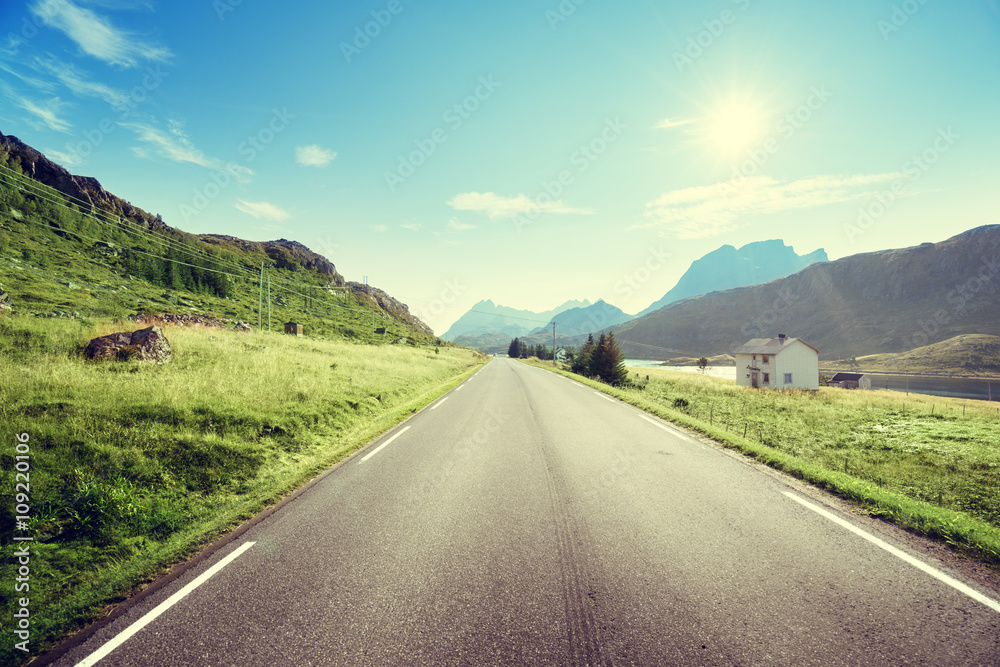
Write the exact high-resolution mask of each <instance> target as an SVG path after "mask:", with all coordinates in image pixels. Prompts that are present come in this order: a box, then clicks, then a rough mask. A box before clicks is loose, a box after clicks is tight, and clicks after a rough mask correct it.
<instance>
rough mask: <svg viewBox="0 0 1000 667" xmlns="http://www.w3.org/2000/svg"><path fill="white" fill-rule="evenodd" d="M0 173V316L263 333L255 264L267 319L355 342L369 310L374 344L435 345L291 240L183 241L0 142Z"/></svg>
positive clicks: (157, 222) (384, 301) (390, 301)
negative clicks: (145, 315) (262, 279)
mask: <svg viewBox="0 0 1000 667" xmlns="http://www.w3.org/2000/svg"><path fill="white" fill-rule="evenodd" d="M0 174H2V175H3V178H2V179H0V229H2V230H3V231H4V232H5V234H6V236H7V239H9V240H7V242H6V244H0V283H5V285H4V286H3V289H4V291H5V294H4V297H3V300H2V301H3V304H4V306H6V307H3V308H0V310H5V311H7V310H12V309H13V310H15V311H16V310H17V309H21V310H22V311H23V310H28V311H30V312H34V313H36V314H39V313H46V312H48V313H57V314H58V313H64V312H65V313H70V314H72V313H80V314H81V315H80V316H103V315H106V314H109V313H113V314H114V315H115V316H121V315H124V314H127V313H123V312H122V311H123V310H124V309H125V308H126V307H130V308H132V309H134V310H136V311H143V312H155V313H165V314H173V313H172V311H176V310H181V311H187V312H186V313H185V314H186V315H198V316H224V315H229V317H234V316H238V317H242V318H243V319H247V320H257V321H258V322H259V323H260V325H261V326H263V319H264V318H263V316H262V313H261V306H262V293H261V292H262V290H260V283H259V280H258V276H259V275H260V266H261V264H263V265H264V267H265V268H266V270H267V274H268V278H269V281H268V282H269V283H273V291H274V303H273V305H274V308H273V309H272V308H271V307H270V306H271V305H272V304H271V303H270V301H269V302H267V303H268V306H269V307H268V312H269V314H273V315H274V318H282V320H283V319H284V318H291V319H295V320H298V321H300V322H304V324H305V326H306V327H307V331H309V332H310V333H323V334H324V335H342V336H345V337H349V338H351V337H362V336H363V332H364V331H366V330H367V328H369V327H370V321H371V319H372V317H371V315H369V314H368V313H367V310H368V309H372V310H373V311H374V315H375V318H376V320H377V325H376V327H377V328H380V329H383V330H385V331H386V334H385V335H384V336H383V339H385V340H389V339H392V340H400V339H405V340H414V341H420V342H425V341H427V340H429V339H433V338H434V336H433V332H432V331H431V330H430V328H429V327H427V325H425V324H424V323H423V322H421V321H420V320H419V319H418V318H417V317H415V316H414V315H412V314H410V312H409V309H408V308H407V307H406V305H405V304H402V303H400V302H399V301H397V300H396V299H394V298H392V297H391V296H390V295H388V294H386V293H385V292H384V291H382V290H379V289H377V288H375V287H371V286H367V287H366V286H364V285H359V284H356V283H347V282H346V281H345V280H344V278H343V277H342V276H341V275H340V274H339V273H338V272H337V269H336V267H335V266H334V264H333V263H332V262H331V261H330V260H329V259H327V258H326V257H323V256H322V255H320V254H318V253H315V252H313V251H312V250H310V249H309V248H307V247H306V246H304V245H302V244H301V243H298V242H296V241H290V240H286V239H278V240H275V241H265V242H256V241H248V240H245V239H240V238H236V237H233V236H224V235H218V234H204V235H195V234H188V233H186V232H183V231H181V230H179V229H176V228H174V227H171V226H169V225H167V224H166V223H165V222H164V221H163V220H162V219H161V217H160V216H159V215H152V214H150V213H148V212H146V211H144V210H142V209H141V208H139V207H137V206H134V205H133V204H131V203H130V202H127V201H125V200H123V199H121V198H120V197H118V196H116V195H114V194H112V193H110V192H108V191H106V190H105V189H104V188H103V187H102V186H101V184H100V182H98V181H97V179H94V178H90V177H86V176H78V175H74V174H71V173H70V172H69V171H67V170H66V169H65V168H63V167H62V166H60V165H58V164H56V163H54V162H52V161H51V160H49V159H48V158H46V157H45V156H44V155H42V154H41V153H40V152H39V151H37V150H35V149H34V148H32V147H31V146H29V145H27V144H25V143H24V142H23V141H21V140H20V139H18V138H17V137H14V136H10V135H4V134H2V133H0ZM150 232H155V235H154V234H151V233H150ZM5 240H6V239H5ZM43 283H44V284H43ZM269 291H270V290H269ZM334 292H335V293H336V294H334ZM124 295H127V297H126V296H124ZM317 295H318V296H319V298H317ZM298 296H302V297H304V298H297V297H298ZM293 297H294V298H293ZM212 304H214V305H212ZM272 310H273V312H272ZM248 311H249V312H248ZM274 318H270V317H269V318H268V321H271V320H272V319H274Z"/></svg>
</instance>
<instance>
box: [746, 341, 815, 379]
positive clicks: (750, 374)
mask: <svg viewBox="0 0 1000 667" xmlns="http://www.w3.org/2000/svg"><path fill="white" fill-rule="evenodd" d="M733 356H734V357H736V384H738V385H741V386H744V387H754V388H761V389H811V390H817V389H819V350H817V349H816V348H815V347H813V346H812V345H810V344H809V343H807V342H805V341H804V340H802V339H801V338H789V337H788V336H786V335H785V334H778V337H777V338H754V339H752V340H750V341H747V342H746V343H745V344H743V345H741V346H740V347H738V348H736V349H735V350H734V351H733Z"/></svg>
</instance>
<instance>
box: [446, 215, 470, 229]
mask: <svg viewBox="0 0 1000 667" xmlns="http://www.w3.org/2000/svg"><path fill="white" fill-rule="evenodd" d="M446 227H447V228H448V229H449V230H451V231H453V232H464V231H466V230H467V229H475V228H476V226H475V225H470V224H468V223H465V222H462V221H461V220H459V219H458V218H452V219H451V220H449V221H448V224H447V225H446Z"/></svg>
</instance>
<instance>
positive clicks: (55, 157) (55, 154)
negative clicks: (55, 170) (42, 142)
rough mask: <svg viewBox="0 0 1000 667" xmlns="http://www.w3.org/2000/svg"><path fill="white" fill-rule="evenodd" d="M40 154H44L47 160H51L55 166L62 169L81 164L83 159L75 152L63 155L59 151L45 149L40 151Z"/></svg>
mask: <svg viewBox="0 0 1000 667" xmlns="http://www.w3.org/2000/svg"><path fill="white" fill-rule="evenodd" d="M42 153H44V154H45V157H47V158H48V159H50V160H52V161H53V162H55V163H57V164H61V165H62V166H64V167H65V166H67V165H68V166H70V167H75V166H77V165H79V164H82V163H83V159H82V158H81V157H80V156H79V155H78V154H77V153H76V152H72V153H63V152H61V151H54V150H52V149H50V148H46V149H45V150H43V151H42Z"/></svg>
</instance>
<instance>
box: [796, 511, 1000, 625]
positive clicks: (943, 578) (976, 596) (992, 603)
mask: <svg viewBox="0 0 1000 667" xmlns="http://www.w3.org/2000/svg"><path fill="white" fill-rule="evenodd" d="M783 493H784V495H786V496H788V497H789V498H791V499H792V500H794V501H795V502H797V503H799V504H800V505H802V506H803V507H806V508H808V509H811V510H812V511H813V512H816V513H817V514H819V515H820V516H822V517H824V518H826V519H829V520H830V521H833V522H834V523H835V524H837V525H838V526H841V527H843V528H846V529H847V530H849V531H851V532H852V533H854V534H855V535H858V536H859V537H862V538H864V539H866V540H868V541H869V542H871V543H872V544H874V545H875V546H877V547H879V548H880V549H885V550H886V551H888V552H889V553H891V554H892V555H893V556H895V557H896V558H899V559H900V560H902V561H904V562H906V563H909V564H910V565H912V566H913V567H915V568H917V569H918V570H921V571H922V572H924V573H926V574H929V575H930V576H932V577H934V578H935V579H937V580H938V581H940V582H942V583H944V584H947V585H948V586H951V587H952V588H954V589H955V590H956V591H958V592H959V593H964V594H965V595H967V596H969V597H970V598H972V599H973V600H975V601H976V602H980V603H982V604H984V605H986V606H987V607H989V608H990V609H992V610H993V611H995V612H997V613H1000V602H997V601H996V600H991V599H990V598H988V597H986V596H985V595H983V594H982V593H980V592H979V591H977V590H974V589H972V588H970V587H968V586H966V585H965V584H963V583H962V582H961V581H958V580H957V579H953V578H952V577H949V576H948V575H947V574H945V573H944V572H941V571H940V570H938V569H936V568H933V567H931V566H930V565H928V564H927V563H924V562H923V561H920V560H917V559H916V558H914V557H913V556H911V555H909V554H908V553H906V552H904V551H900V550H899V549H897V548H896V547H894V546H892V545H890V544H887V543H886V542H883V541H882V540H880V539H879V538H877V537H875V536H874V535H872V534H870V533H867V532H865V531H863V530H861V529H860V528H858V527H857V526H855V525H853V524H852V523H850V522H849V521H845V520H844V519H841V518H840V517H839V516H837V515H835V514H832V513H830V512H827V511H826V510H825V509H823V508H822V507H819V506H817V505H814V504H812V503H810V502H808V501H806V500H803V499H802V498H799V497H798V496H797V495H795V494H794V493H792V492H791V491H784V492H783Z"/></svg>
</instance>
